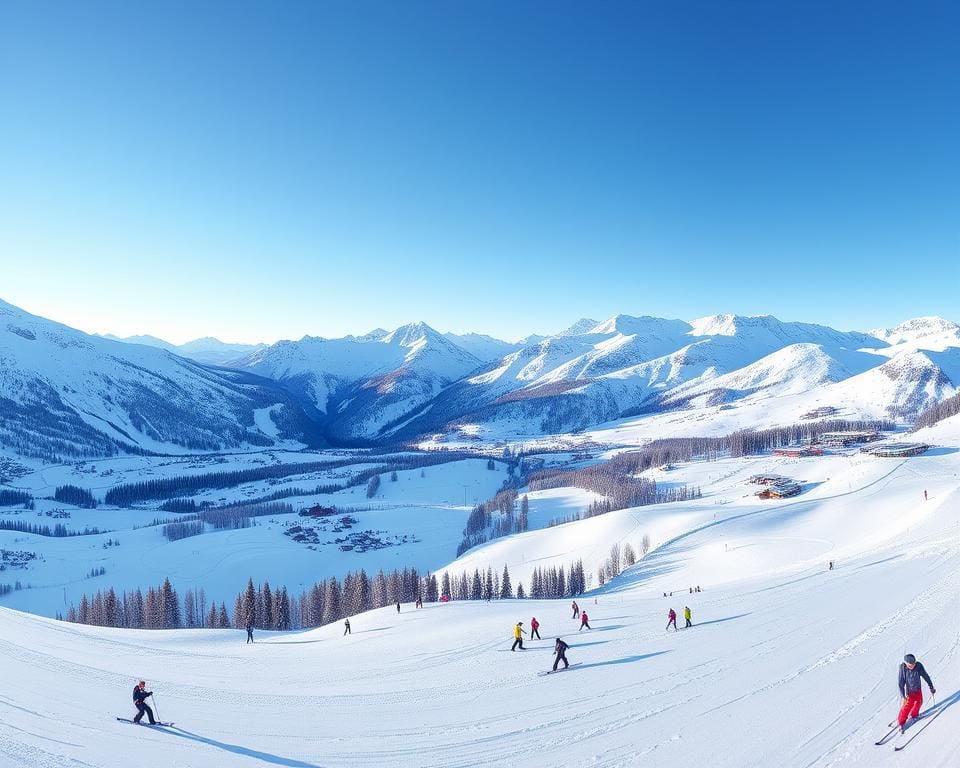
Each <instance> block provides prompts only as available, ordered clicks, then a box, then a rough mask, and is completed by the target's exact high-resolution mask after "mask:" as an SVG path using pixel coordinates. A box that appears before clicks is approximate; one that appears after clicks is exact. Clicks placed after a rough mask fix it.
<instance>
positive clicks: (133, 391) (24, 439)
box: [0, 302, 317, 456]
mask: <svg viewBox="0 0 960 768" xmlns="http://www.w3.org/2000/svg"><path fill="white" fill-rule="evenodd" d="M258 409H270V413H271V418H272V420H273V422H274V424H275V425H276V427H277V434H278V435H279V436H280V437H281V438H290V439H296V440H305V441H308V442H315V441H316V439H317V437H316V435H315V430H314V428H313V427H312V425H311V423H310V422H309V420H308V419H307V418H306V416H305V414H304V413H303V411H302V409H301V408H300V407H299V405H298V404H297V403H296V402H295V400H294V399H293V398H292V397H290V395H289V394H288V393H286V392H285V391H283V390H282V389H280V388H279V387H277V386H276V385H275V384H274V383H273V382H270V381H266V380H263V379H260V378H258V377H254V376H250V375H249V374H245V373H241V372H237V371H216V370H213V369H209V368H206V367H204V366H202V365H200V364H198V363H195V362H193V361H190V360H187V359H185V358H183V357H179V356H177V355H174V354H171V353H170V352H167V351H165V350H162V349H156V348H153V347H149V346H145V345H142V344H127V343H122V342H117V341H112V340H109V339H104V338H99V337H95V336H90V335H88V334H85V333H83V332H81V331H77V330H74V329H72V328H68V327H67V326H64V325H60V324H59V323H54V322H52V321H49V320H45V319H43V318H40V317H36V316H34V315H31V314H29V313H27V312H24V311H23V310H20V309H18V308H17V307H14V306H12V305H10V304H6V303H4V302H0V443H2V444H4V445H8V446H11V447H14V448H15V449H16V450H18V451H20V452H21V453H25V454H29V455H43V456H71V455H103V454H109V453H112V452H115V451H117V450H131V449H132V450H144V449H145V450H156V451H166V450H176V449H192V450H217V449H222V448H228V447H230V448H235V447H242V446H245V445H261V446H262V445H272V444H273V443H274V442H275V441H274V438H273V437H272V436H270V435H267V434H265V433H264V432H262V431H261V430H259V429H258V428H257V427H256V419H255V411H256V410H258Z"/></svg>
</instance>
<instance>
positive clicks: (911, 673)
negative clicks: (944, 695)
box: [897, 653, 937, 733]
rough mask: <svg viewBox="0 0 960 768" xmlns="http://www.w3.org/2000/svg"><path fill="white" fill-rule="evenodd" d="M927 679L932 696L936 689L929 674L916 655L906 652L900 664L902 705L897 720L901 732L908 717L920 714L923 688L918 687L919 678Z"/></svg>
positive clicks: (899, 681)
mask: <svg viewBox="0 0 960 768" xmlns="http://www.w3.org/2000/svg"><path fill="white" fill-rule="evenodd" d="M921 679H923V680H926V681H927V687H928V688H929V689H930V695H931V696H933V695H934V694H935V693H936V692H937V689H936V688H934V687H933V681H932V680H930V675H928V674H927V670H925V669H924V668H923V664H921V663H920V662H919V661H917V657H916V656H914V655H913V654H912V653H908V654H907V655H906V656H904V657H903V664H901V665H900V679H899V680H898V683H899V686H900V696H902V697H903V706H902V707H901V708H900V715H899V717H897V722H898V723H899V724H900V733H903V726H904V725H905V724H906V722H907V720H909V719H910V718H915V717H917V716H918V715H919V714H920V707H921V706H922V705H923V690H922V689H921V688H920V680H921Z"/></svg>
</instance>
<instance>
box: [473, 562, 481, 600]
mask: <svg viewBox="0 0 960 768" xmlns="http://www.w3.org/2000/svg"><path fill="white" fill-rule="evenodd" d="M470 599H471V600H483V579H482V578H480V571H479V570H478V569H474V571H473V585H472V588H471V590H470Z"/></svg>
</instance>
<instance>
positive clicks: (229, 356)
mask: <svg viewBox="0 0 960 768" xmlns="http://www.w3.org/2000/svg"><path fill="white" fill-rule="evenodd" d="M103 338H105V339H111V340H113V341H123V342H126V343H127V344H144V345H145V346H148V347H156V348H157V349H165V350H167V351H168V352H173V353H174V354H176V355H182V356H183V357H189V358H190V359H191V360H198V361H199V362H201V363H209V364H210V365H230V364H231V363H232V362H234V361H235V360H239V359H240V358H241V357H244V356H246V355H250V354H252V353H254V352H256V351H257V350H259V349H263V348H264V347H266V346H267V345H266V344H230V343H228V342H224V341H220V339H215V338H213V337H212V336H204V337H203V338H200V339H194V340H193V341H188V342H186V343H184V344H171V343H170V342H169V341H164V340H163V339H158V338H157V337H156V336H150V335H140V336H125V337H122V338H121V337H120V336H114V335H113V334H112V333H107V334H104V335H103Z"/></svg>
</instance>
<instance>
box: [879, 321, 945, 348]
mask: <svg viewBox="0 0 960 768" xmlns="http://www.w3.org/2000/svg"><path fill="white" fill-rule="evenodd" d="M868 333H869V334H870V335H871V336H876V337H877V338H878V339H880V340H882V341H886V342H888V343H889V344H900V343H903V342H911V341H912V342H916V341H921V340H924V339H930V338H931V337H940V336H945V337H949V336H952V337H954V338H956V339H960V325H957V324H956V323H955V322H953V321H952V320H947V319H945V318H943V317H939V316H938V315H928V316H926V317H914V318H911V319H910V320H906V321H904V322H902V323H900V324H899V325H897V326H894V327H893V328H875V329H874V330H872V331H868Z"/></svg>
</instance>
